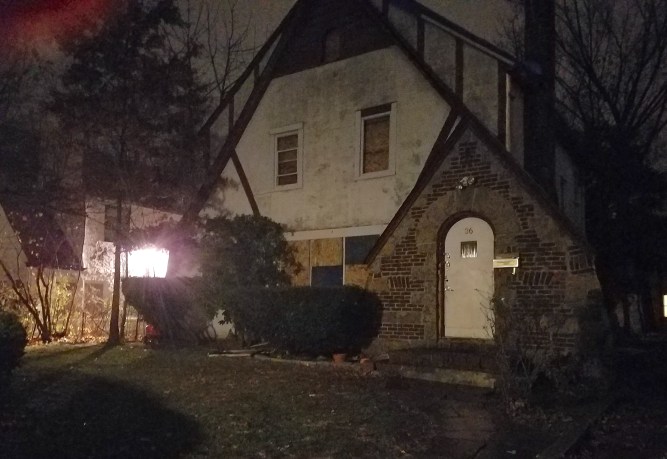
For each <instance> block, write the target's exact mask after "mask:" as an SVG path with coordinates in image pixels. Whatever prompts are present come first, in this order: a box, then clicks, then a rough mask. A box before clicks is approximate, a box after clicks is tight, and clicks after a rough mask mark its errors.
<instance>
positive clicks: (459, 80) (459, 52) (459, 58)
mask: <svg viewBox="0 0 667 459" xmlns="http://www.w3.org/2000/svg"><path fill="white" fill-rule="evenodd" d="M464 65H465V61H464V57H463V40H461V39H460V38H457V39H456V80H455V83H454V90H455V91H456V94H457V95H458V96H459V97H461V99H463V66H464Z"/></svg>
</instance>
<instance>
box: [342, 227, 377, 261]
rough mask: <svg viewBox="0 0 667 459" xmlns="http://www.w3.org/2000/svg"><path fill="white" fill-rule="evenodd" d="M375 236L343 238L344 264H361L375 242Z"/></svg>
mask: <svg viewBox="0 0 667 459" xmlns="http://www.w3.org/2000/svg"><path fill="white" fill-rule="evenodd" d="M379 237H380V236H378V235H377V234H373V235H371V236H352V237H346V238H345V264H346V265H359V264H363V263H364V261H365V260H366V257H367V256H368V254H369V253H370V251H371V249H373V246H374V245H375V243H376V242H377V240H378V238H379Z"/></svg>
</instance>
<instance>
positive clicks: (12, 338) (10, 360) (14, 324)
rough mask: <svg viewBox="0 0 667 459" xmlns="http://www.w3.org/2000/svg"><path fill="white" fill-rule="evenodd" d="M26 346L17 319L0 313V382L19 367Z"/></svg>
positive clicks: (22, 329)
mask: <svg viewBox="0 0 667 459" xmlns="http://www.w3.org/2000/svg"><path fill="white" fill-rule="evenodd" d="M26 344H27V339H26V332H25V329H24V328H23V325H21V322H20V321H19V319H18V317H16V315H14V314H12V313H11V312H7V311H0V382H1V380H2V379H4V378H6V377H7V376H9V374H10V373H11V372H12V370H13V369H14V368H16V367H17V366H18V365H19V363H20V361H21V357H22V356H23V352H24V350H25V346H26Z"/></svg>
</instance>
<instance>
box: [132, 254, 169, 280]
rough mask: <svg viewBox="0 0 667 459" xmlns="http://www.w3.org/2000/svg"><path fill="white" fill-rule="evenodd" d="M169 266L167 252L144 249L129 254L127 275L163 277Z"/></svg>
mask: <svg viewBox="0 0 667 459" xmlns="http://www.w3.org/2000/svg"><path fill="white" fill-rule="evenodd" d="M168 264H169V251H168V250H164V249H156V248H155V247H146V248H143V249H138V250H133V251H132V252H130V255H129V259H128V267H127V270H128V275H129V276H130V277H165V276H166V275H167V265H168Z"/></svg>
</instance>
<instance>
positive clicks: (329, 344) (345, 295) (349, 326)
mask: <svg viewBox="0 0 667 459" xmlns="http://www.w3.org/2000/svg"><path fill="white" fill-rule="evenodd" d="M222 301H223V303H224V305H225V306H226V309H227V311H228V313H229V315H230V317H231V319H232V321H233V322H234V326H235V327H236V330H237V331H238V332H240V333H242V334H243V335H244V337H246V338H252V339H254V340H261V341H268V342H269V343H270V344H271V345H273V346H275V347H276V348H278V349H281V350H285V351H288V352H290V353H294V354H306V355H313V356H316V355H321V354H325V355H327V354H331V353H334V352H358V351H359V350H360V349H361V348H363V347H365V346H368V345H369V344H370V342H371V340H372V339H373V338H375V337H376V336H377V334H378V331H379V327H380V319H381V314H382V305H381V303H380V300H379V299H378V297H377V296H376V295H375V294H374V293H371V292H368V291H366V290H363V289H361V288H358V287H351V286H345V287H339V288H313V287H290V288H278V289H275V288H255V289H249V288H243V289H227V290H225V291H224V292H223V294H222Z"/></svg>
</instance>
